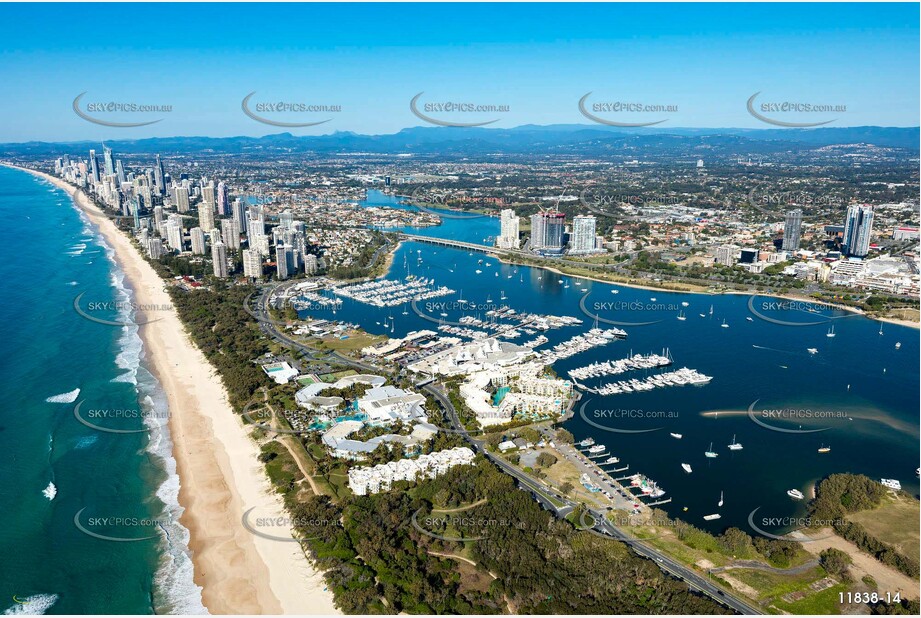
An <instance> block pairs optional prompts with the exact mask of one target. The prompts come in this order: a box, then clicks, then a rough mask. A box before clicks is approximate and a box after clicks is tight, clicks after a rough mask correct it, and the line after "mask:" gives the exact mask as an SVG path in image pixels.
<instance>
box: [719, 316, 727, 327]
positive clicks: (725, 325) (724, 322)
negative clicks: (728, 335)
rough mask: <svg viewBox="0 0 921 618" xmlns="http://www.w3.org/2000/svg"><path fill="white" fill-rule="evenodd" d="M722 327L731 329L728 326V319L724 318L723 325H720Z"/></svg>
mask: <svg viewBox="0 0 921 618" xmlns="http://www.w3.org/2000/svg"><path fill="white" fill-rule="evenodd" d="M720 326H721V327H723V328H729V324H726V318H723V323H722V324H720Z"/></svg>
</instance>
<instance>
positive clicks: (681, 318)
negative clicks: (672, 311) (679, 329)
mask: <svg viewBox="0 0 921 618" xmlns="http://www.w3.org/2000/svg"><path fill="white" fill-rule="evenodd" d="M678 319H679V320H681V321H682V322H684V321H685V320H687V318H686V317H685V316H684V311H679V312H678Z"/></svg>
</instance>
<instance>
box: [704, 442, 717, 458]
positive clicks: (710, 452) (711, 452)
mask: <svg viewBox="0 0 921 618" xmlns="http://www.w3.org/2000/svg"><path fill="white" fill-rule="evenodd" d="M704 456H705V457H709V458H710V459H714V458H715V457H719V456H720V455H719V453H716V452H714V450H713V443H712V442H711V443H710V448H708V449H707V450H706V451H704Z"/></svg>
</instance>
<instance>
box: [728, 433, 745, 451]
mask: <svg viewBox="0 0 921 618" xmlns="http://www.w3.org/2000/svg"><path fill="white" fill-rule="evenodd" d="M729 450H730V451H741V450H742V445H741V444H739V443H738V442H736V435H735V434H732V442H731V443H730V444H729Z"/></svg>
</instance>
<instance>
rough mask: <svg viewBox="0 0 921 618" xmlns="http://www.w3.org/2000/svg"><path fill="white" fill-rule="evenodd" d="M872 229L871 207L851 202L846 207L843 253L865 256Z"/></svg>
mask: <svg viewBox="0 0 921 618" xmlns="http://www.w3.org/2000/svg"><path fill="white" fill-rule="evenodd" d="M872 231H873V207H872V206H869V205H860V204H853V205H851V206H848V207H847V217H846V218H845V220H844V240H843V249H844V253H845V254H846V255H847V256H849V257H866V255H867V254H868V253H869V252H870V234H871V232H872Z"/></svg>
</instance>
